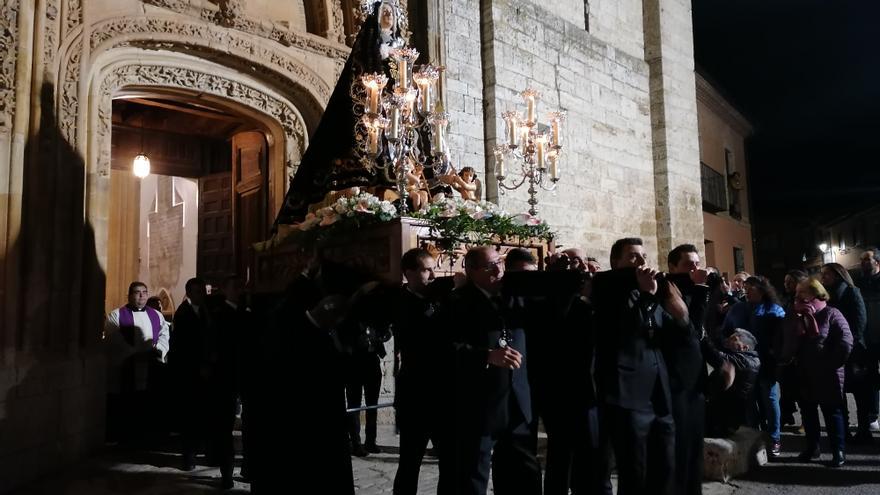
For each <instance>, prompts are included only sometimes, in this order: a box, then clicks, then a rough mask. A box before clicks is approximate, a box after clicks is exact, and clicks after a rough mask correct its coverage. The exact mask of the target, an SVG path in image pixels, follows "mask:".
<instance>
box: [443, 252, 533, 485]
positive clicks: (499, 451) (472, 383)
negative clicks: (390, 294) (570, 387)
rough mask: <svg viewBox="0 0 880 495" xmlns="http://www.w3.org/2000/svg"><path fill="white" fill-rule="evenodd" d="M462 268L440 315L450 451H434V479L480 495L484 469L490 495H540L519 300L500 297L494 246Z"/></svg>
mask: <svg viewBox="0 0 880 495" xmlns="http://www.w3.org/2000/svg"><path fill="white" fill-rule="evenodd" d="M464 262H465V273H466V275H467V282H466V284H465V285H464V286H463V287H461V288H459V289H456V290H455V291H454V292H453V294H452V296H451V297H450V300H449V302H448V304H447V305H446V307H445V308H443V311H444V318H443V320H442V321H443V323H444V324H445V325H446V328H447V329H448V330H449V332H450V334H451V335H452V349H453V358H452V359H453V361H454V371H453V375H452V376H453V381H454V384H453V389H452V390H453V391H454V392H453V409H454V421H455V424H454V428H453V430H452V431H453V432H454V433H453V435H454V437H455V438H454V444H453V445H454V451H451V452H448V451H443V452H441V456H444V455H446V456H447V457H446V460H443V458H441V462H444V463H446V464H444V466H446V467H444V471H441V476H443V477H444V478H446V477H447V476H451V477H450V478H448V481H449V483H448V482H447V479H442V480H441V482H440V483H441V487H443V488H447V489H450V490H451V493H456V494H473V495H484V494H485V493H486V490H487V488H488V483H489V466H490V465H491V466H493V467H494V470H493V472H492V480H493V484H494V490H495V493H496V494H499V495H505V494H517V495H528V494H532V493H534V494H540V493H541V474H540V468H539V466H538V462H537V460H536V457H535V450H536V445H535V442H534V436H533V432H532V428H533V424H532V406H531V395H530V389H529V382H528V378H527V369H526V363H527V360H526V341H525V339H526V335H525V331H524V330H523V314H522V313H523V307H522V301H521V300H519V298H512V297H507V296H504V295H502V293H501V283H502V279H503V277H504V264H503V262H502V260H501V258H500V256H499V255H498V252H497V251H496V250H495V249H494V248H493V247H485V246H484V247H478V248H473V249H471V250H470V251H468V253H467V254H466V255H465V259H464ZM447 461H448V462H447Z"/></svg>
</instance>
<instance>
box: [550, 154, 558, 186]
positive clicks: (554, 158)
mask: <svg viewBox="0 0 880 495" xmlns="http://www.w3.org/2000/svg"><path fill="white" fill-rule="evenodd" d="M550 178H551V179H553V180H558V179H559V155H557V154H556V153H553V154H551V155H550Z"/></svg>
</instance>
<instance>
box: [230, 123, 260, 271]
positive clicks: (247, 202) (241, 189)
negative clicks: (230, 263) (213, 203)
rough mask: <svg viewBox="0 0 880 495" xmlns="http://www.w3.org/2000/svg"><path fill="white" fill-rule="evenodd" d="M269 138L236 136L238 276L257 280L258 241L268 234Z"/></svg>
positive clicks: (251, 133)
mask: <svg viewBox="0 0 880 495" xmlns="http://www.w3.org/2000/svg"><path fill="white" fill-rule="evenodd" d="M267 148H268V147H267V143H266V137H265V136H264V135H263V133H261V132H257V131H248V132H240V133H238V134H236V135H234V136H232V178H233V190H234V195H233V196H234V199H233V217H234V222H233V227H234V230H235V239H236V241H235V246H236V269H237V273H238V276H240V277H242V278H243V279H246V278H247V277H248V275H250V276H251V277H253V275H252V274H253V273H254V267H253V261H254V257H253V251H252V247H251V246H253V244H254V243H255V242H260V241H264V240H266V236H267V235H268V220H267V205H266V196H267V191H268V177H269V174H268V157H267Z"/></svg>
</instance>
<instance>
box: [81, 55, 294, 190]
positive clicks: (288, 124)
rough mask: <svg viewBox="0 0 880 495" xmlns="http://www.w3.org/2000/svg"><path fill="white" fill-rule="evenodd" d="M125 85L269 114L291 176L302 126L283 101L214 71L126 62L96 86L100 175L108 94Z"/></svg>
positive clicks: (106, 152) (104, 169) (104, 163)
mask: <svg viewBox="0 0 880 495" xmlns="http://www.w3.org/2000/svg"><path fill="white" fill-rule="evenodd" d="M126 86H162V87H171V88H184V89H187V90H198V91H199V92H201V93H206V94H210V95H214V96H217V97H221V98H225V99H229V100H232V101H235V102H237V103H240V104H241V105H243V106H246V107H249V108H254V109H257V110H259V111H260V112H262V113H264V114H266V115H269V116H271V117H272V118H273V119H275V120H276V121H278V123H279V124H280V125H281V127H282V129H283V130H284V134H285V143H284V145H285V146H284V149H285V164H286V167H287V174H288V176H292V175H293V173H294V172H295V171H296V167H297V166H298V165H299V161H300V159H301V157H302V155H303V153H304V152H305V144H306V143H305V141H306V130H305V125H304V123H303V122H302V120H301V119H300V118H299V116H298V115H297V113H296V111H295V110H294V109H293V107H292V106H291V105H290V104H289V103H288V102H286V101H283V100H279V99H278V98H275V97H274V96H271V95H269V94H267V93H265V92H263V91H260V90H259V89H256V88H253V87H250V86H248V85H245V84H243V83H240V82H237V81H232V80H230V79H226V78H223V77H221V76H218V75H215V74H208V73H205V72H200V71H196V70H192V69H187V68H179V67H169V66H162V65H139V64H135V65H126V66H123V67H119V68H117V69H115V70H113V71H112V72H111V73H110V74H108V75H107V77H106V78H104V80H103V82H102V83H101V87H100V99H99V104H98V122H97V126H96V127H95V130H96V132H97V139H98V163H97V171H98V174H100V175H102V176H103V175H105V174H109V171H110V134H111V125H110V119H111V114H112V109H113V108H112V105H113V100H112V96H113V93H114V91H116V90H118V89H120V88H124V87H126Z"/></svg>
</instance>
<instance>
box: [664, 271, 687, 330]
mask: <svg viewBox="0 0 880 495" xmlns="http://www.w3.org/2000/svg"><path fill="white" fill-rule="evenodd" d="M664 284H665V285H666V290H665V293H666V297H664V298H663V309H665V310H666V312H667V313H669V315H670V316H672V317H673V318H675V321H678V322H681V321H687V319H688V308H687V304H685V303H684V298H683V297H681V291H680V290H678V287H676V286H675V284H673V283H672V282H670V281H668V280H666V281H664Z"/></svg>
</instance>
